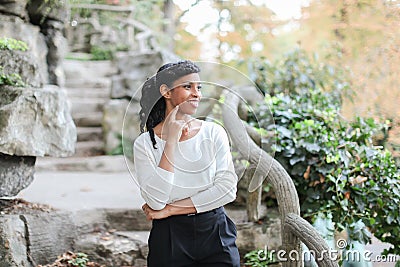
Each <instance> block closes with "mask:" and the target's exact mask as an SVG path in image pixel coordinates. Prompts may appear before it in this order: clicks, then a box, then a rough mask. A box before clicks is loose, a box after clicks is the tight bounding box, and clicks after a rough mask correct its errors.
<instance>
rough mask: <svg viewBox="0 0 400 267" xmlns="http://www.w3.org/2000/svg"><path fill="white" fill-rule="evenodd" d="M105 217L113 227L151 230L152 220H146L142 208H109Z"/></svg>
mask: <svg viewBox="0 0 400 267" xmlns="http://www.w3.org/2000/svg"><path fill="white" fill-rule="evenodd" d="M105 217H106V220H107V222H108V225H109V227H110V228H111V229H118V230H120V231H149V230H150V229H151V222H149V221H147V220H146V216H145V215H144V213H143V211H142V210H141V209H140V210H127V209H125V210H123V209H107V210H105Z"/></svg>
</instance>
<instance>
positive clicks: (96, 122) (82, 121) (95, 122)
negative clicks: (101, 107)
mask: <svg viewBox="0 0 400 267" xmlns="http://www.w3.org/2000/svg"><path fill="white" fill-rule="evenodd" d="M73 120H74V122H75V125H76V126H78V127H101V125H102V121H103V112H93V113H87V114H81V113H80V114H74V115H73Z"/></svg>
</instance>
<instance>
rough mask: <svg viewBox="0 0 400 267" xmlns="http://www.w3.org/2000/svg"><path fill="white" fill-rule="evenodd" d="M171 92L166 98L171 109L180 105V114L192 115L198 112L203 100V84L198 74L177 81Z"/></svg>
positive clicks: (188, 75)
mask: <svg viewBox="0 0 400 267" xmlns="http://www.w3.org/2000/svg"><path fill="white" fill-rule="evenodd" d="M170 89H171V90H169V91H168V93H167V94H166V95H165V96H164V97H165V98H166V101H167V109H168V106H170V108H171V109H172V108H174V107H176V106H178V105H179V112H180V113H182V114H188V115H192V114H194V113H195V112H196V110H197V108H198V106H199V102H200V99H201V91H200V89H201V84H200V76H199V74H198V73H191V74H187V75H185V76H182V77H181V78H179V79H177V80H176V81H175V82H173V84H172V88H170Z"/></svg>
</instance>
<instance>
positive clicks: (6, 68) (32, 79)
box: [0, 50, 44, 87]
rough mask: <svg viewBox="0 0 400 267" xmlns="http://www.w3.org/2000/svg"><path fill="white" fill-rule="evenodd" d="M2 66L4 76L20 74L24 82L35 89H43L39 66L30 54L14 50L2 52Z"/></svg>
mask: <svg viewBox="0 0 400 267" xmlns="http://www.w3.org/2000/svg"><path fill="white" fill-rule="evenodd" d="M0 66H2V72H3V73H4V74H7V75H10V74H18V75H19V76H20V77H21V78H22V81H23V82H24V83H25V84H27V85H29V86H33V87H41V86H42V85H43V82H44V81H43V80H42V78H43V77H41V75H40V69H39V64H38V62H36V60H35V59H33V58H32V56H31V54H30V53H26V52H22V51H14V50H0Z"/></svg>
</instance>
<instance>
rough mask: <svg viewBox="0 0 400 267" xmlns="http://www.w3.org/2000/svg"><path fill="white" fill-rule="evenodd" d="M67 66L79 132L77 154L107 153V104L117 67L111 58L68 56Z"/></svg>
mask: <svg viewBox="0 0 400 267" xmlns="http://www.w3.org/2000/svg"><path fill="white" fill-rule="evenodd" d="M63 67H64V71H65V76H66V81H65V89H66V90H67V95H68V99H69V101H70V104H71V113H72V118H73V120H74V122H75V125H76V127H77V134H78V140H77V144H76V151H75V155H74V157H88V156H98V155H103V154H104V141H103V133H102V119H103V106H104V104H105V103H106V102H107V101H108V100H109V97H110V88H111V76H112V75H113V74H115V72H116V68H115V67H114V66H113V65H112V63H111V62H110V61H80V60H65V61H64V64H63Z"/></svg>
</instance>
